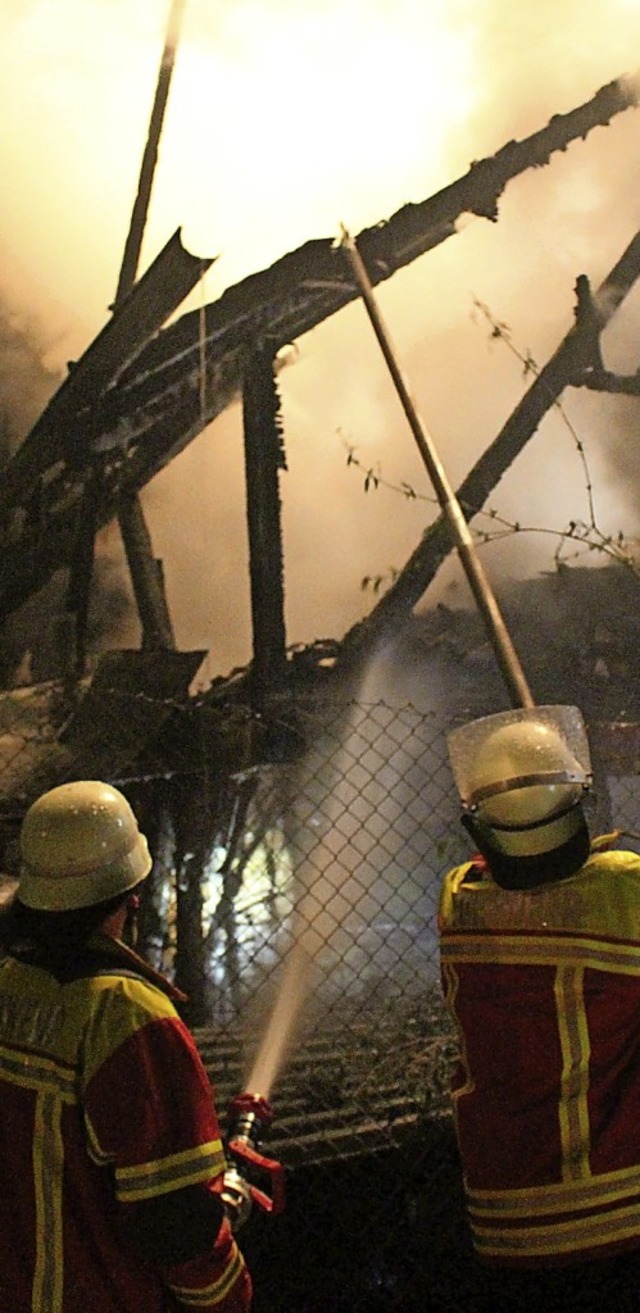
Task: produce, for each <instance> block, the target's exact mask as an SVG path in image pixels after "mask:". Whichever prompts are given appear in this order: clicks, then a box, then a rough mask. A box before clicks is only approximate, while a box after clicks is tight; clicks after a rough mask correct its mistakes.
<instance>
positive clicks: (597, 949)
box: [440, 931, 640, 976]
mask: <svg viewBox="0 0 640 1313" xmlns="http://www.w3.org/2000/svg"><path fill="white" fill-rule="evenodd" d="M440 954H441V957H442V961H443V963H446V962H447V960H448V959H449V958H452V959H453V960H454V961H455V962H457V963H460V962H464V963H474V962H483V961H486V962H488V963H489V964H493V963H495V964H496V965H498V966H550V967H555V966H558V964H559V963H560V962H563V961H564V962H566V963H570V962H574V963H578V964H580V965H581V966H584V968H585V970H587V969H591V970H593V971H616V972H622V973H624V974H625V975H631V976H639V975H640V945H639V944H612V943H610V942H609V941H608V940H602V939H597V938H594V937H589V938H586V937H582V936H575V937H574V936H571V937H569V936H563V935H556V934H552V935H544V936H540V937H536V936H535V935H532V934H530V933H528V932H527V933H526V934H523V935H508V934H503V933H502V932H501V931H494V932H492V933H487V934H486V935H482V934H477V933H471V934H469V933H463V934H458V933H452V932H451V931H447V932H446V933H445V934H444V935H443V937H442V942H441V945H440Z"/></svg>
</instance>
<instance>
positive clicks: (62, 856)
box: [18, 780, 151, 912]
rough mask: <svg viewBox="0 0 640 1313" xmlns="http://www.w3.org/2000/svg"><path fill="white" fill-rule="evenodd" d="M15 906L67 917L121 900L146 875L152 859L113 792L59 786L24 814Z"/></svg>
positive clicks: (89, 784)
mask: <svg viewBox="0 0 640 1313" xmlns="http://www.w3.org/2000/svg"><path fill="white" fill-rule="evenodd" d="M20 852H21V858H22V862H21V874H20V884H19V887H18V896H19V898H20V901H21V902H22V903H24V904H25V905H26V906H27V907H32V908H35V909H37V910H40V911H47V912H62V911H65V912H66V911H73V910H76V909H78V908H81V907H92V906H94V905H95V904H96V903H101V902H104V901H106V900H107V899H110V898H114V897H116V895H117V894H120V893H122V894H124V893H126V891H127V890H128V889H132V888H133V886H134V885H136V884H139V882H140V881H141V880H143V879H144V878H145V876H147V875H148V874H149V871H150V869H151V857H150V855H149V849H148V847H147V841H146V839H145V837H144V835H143V834H141V833H140V830H139V829H138V822H137V821H136V818H135V816H134V814H133V811H132V810H131V807H130V806H129V803H128V802H127V799H126V798H125V797H124V795H123V794H122V793H120V792H119V790H118V789H114V788H112V786H111V785H110V784H103V783H102V782H101V781H100V780H80V781H76V782H74V783H71V784H61V785H59V786H58V787H57V788H55V789H50V790H49V792H48V793H43V794H42V796H41V797H40V798H38V799H37V800H36V802H34V803H33V804H32V806H31V807H30V808H29V810H28V811H27V813H26V816H25V818H24V821H23V824H22V830H21V833H20Z"/></svg>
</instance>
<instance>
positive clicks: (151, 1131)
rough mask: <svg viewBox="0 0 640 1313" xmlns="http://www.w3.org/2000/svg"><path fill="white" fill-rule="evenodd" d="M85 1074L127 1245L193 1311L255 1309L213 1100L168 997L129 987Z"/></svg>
mask: <svg viewBox="0 0 640 1313" xmlns="http://www.w3.org/2000/svg"><path fill="white" fill-rule="evenodd" d="M100 1013H101V1014H102V1015H99V1014H100ZM86 1075H87V1081H86V1086H85V1090H84V1099H83V1103H84V1120H85V1128H86V1132H87V1141H88V1146H87V1147H88V1149H89V1153H90V1155H91V1157H92V1158H93V1159H94V1161H95V1162H96V1163H97V1164H98V1165H104V1166H105V1167H106V1168H108V1169H109V1170H110V1171H111V1172H113V1175H114V1187H115V1198H116V1202H117V1205H118V1211H119V1216H120V1224H121V1226H122V1228H123V1237H125V1238H126V1239H127V1241H128V1243H129V1244H130V1246H131V1247H132V1248H133V1250H134V1252H135V1253H137V1254H138V1256H139V1258H141V1259H142V1261H143V1262H145V1264H147V1265H150V1266H152V1267H153V1268H154V1269H155V1271H156V1272H157V1274H158V1277H159V1278H160V1280H161V1281H162V1283H163V1284H164V1285H165V1287H168V1288H169V1290H171V1292H172V1293H173V1294H174V1296H175V1298H176V1299H177V1300H178V1302H179V1303H180V1304H181V1305H182V1306H183V1307H184V1308H185V1309H189V1308H196V1307H197V1308H198V1309H200V1310H201V1313H202V1311H204V1313H214V1311H215V1313H247V1310H248V1309H249V1307H250V1303H251V1282H250V1279H249V1276H248V1273H247V1271H246V1268H245V1265H244V1261H243V1259H242V1255H241V1254H240V1251H239V1250H238V1248H237V1245H236V1242H235V1240H234V1239H233V1236H232V1234H231V1230H230V1227H229V1224H228V1222H227V1220H226V1217H225V1216H224V1209H223V1206H222V1202H221V1200H220V1197H219V1191H220V1188H221V1185H222V1177H223V1173H224V1170H225V1167H226V1158H225V1154H224V1149H223V1145H222V1141H221V1138H220V1130H219V1126H218V1119H217V1115H216V1110H215V1105H214V1100H213V1092H212V1089H211V1086H210V1084H209V1080H208V1076H207V1073H206V1071H205V1069H204V1067H203V1065H202V1061H201V1059H200V1056H199V1054H198V1052H197V1049H196V1046H195V1044H194V1042H193V1038H192V1037H191V1035H190V1034H189V1032H188V1031H187V1030H186V1028H185V1027H184V1026H183V1024H182V1022H181V1021H180V1020H179V1018H178V1017H177V1016H176V1014H175V1011H174V1009H173V1007H172V1005H171V1004H170V1003H169V1002H168V1000H166V999H159V998H157V997H155V991H153V996H152V997H149V990H148V986H146V985H142V984H139V983H138V982H128V981H127V982H121V987H120V989H119V990H118V991H117V992H116V991H114V992H113V993H112V994H111V996H110V997H109V998H104V999H103V1000H102V1007H101V1008H100V1009H99V1010H98V1013H97V1015H96V1022H95V1026H94V1027H93V1028H92V1031H91V1033H90V1034H89V1035H88V1037H87V1053H86Z"/></svg>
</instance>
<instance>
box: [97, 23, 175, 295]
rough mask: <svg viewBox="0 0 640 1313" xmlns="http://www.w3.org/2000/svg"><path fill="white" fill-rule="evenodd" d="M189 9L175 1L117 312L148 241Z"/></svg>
mask: <svg viewBox="0 0 640 1313" xmlns="http://www.w3.org/2000/svg"><path fill="white" fill-rule="evenodd" d="M185 5H186V0H172V5H171V10H170V12H169V18H168V20H167V30H166V36H165V42H164V49H163V52H162V59H161V61H160V68H159V71H158V79H157V83H156V93H155V97H154V101H153V108H152V110H151V117H150V119H149V131H148V134H147V142H146V146H145V148H144V154H143V156H142V163H141V165H140V175H139V178H138V190H137V193H136V198H135V201H134V203H133V209H132V211H131V221H130V224H129V232H128V233H127V240H126V242H125V248H124V253H123V256H122V264H121V266H120V276H119V278H118V287H117V291H116V295H115V301H114V308H116V307H117V306H119V305H120V302H121V301H122V300H124V297H125V296H126V295H127V293H128V292H130V291H131V288H132V287H133V284H134V283H135V281H136V275H137V272H138V263H139V260H140V251H141V249H142V239H143V237H144V230H145V227H146V223H147V215H148V213H149V203H150V201H151V190H152V187H153V179H154V176H155V171H156V164H157V160H158V147H159V145H160V137H161V135H162V124H163V122H164V113H165V109H166V107H167V100H168V97H169V87H170V86H171V78H172V76H173V66H174V63H175V57H176V49H177V45H178V37H179V35H180V27H181V24H182V15H183V13H184V9H185Z"/></svg>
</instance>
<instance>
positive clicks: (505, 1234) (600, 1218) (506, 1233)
mask: <svg viewBox="0 0 640 1313" xmlns="http://www.w3.org/2000/svg"><path fill="white" fill-rule="evenodd" d="M472 1225H473V1234H474V1240H475V1244H476V1247H477V1249H478V1250H479V1251H480V1252H481V1253H483V1254H486V1255H489V1254H490V1255H492V1256H493V1257H494V1258H515V1257H519V1258H542V1257H543V1256H544V1255H545V1254H569V1253H571V1254H573V1253H579V1252H580V1251H581V1250H587V1249H595V1248H598V1247H600V1246H602V1245H610V1244H613V1243H616V1242H618V1241H623V1240H629V1239H631V1238H633V1237H635V1236H637V1237H638V1238H640V1208H639V1205H638V1201H636V1202H635V1203H633V1204H630V1205H628V1206H627V1207H626V1208H621V1209H616V1211H615V1212H613V1213H604V1214H602V1213H597V1214H595V1215H594V1216H591V1217H586V1218H572V1219H571V1220H570V1221H568V1222H557V1221H556V1222H549V1223H547V1225H546V1226H545V1225H539V1226H529V1227H513V1228H511V1227H509V1228H508V1229H505V1230H493V1229H491V1228H490V1227H485V1226H481V1225H476V1224H475V1223H472Z"/></svg>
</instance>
